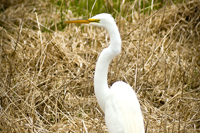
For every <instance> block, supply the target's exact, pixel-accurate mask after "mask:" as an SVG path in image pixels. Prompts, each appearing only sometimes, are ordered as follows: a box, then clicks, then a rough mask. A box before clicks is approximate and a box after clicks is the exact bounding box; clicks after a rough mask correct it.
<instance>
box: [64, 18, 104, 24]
mask: <svg viewBox="0 0 200 133" xmlns="http://www.w3.org/2000/svg"><path fill="white" fill-rule="evenodd" d="M99 21H100V19H93V18H89V19H78V20H69V21H64V23H78V24H89V23H90V22H96V23H98V22H99Z"/></svg>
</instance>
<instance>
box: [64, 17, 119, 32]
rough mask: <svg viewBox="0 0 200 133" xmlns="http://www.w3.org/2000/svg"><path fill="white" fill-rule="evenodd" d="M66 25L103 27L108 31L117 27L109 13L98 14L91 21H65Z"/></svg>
mask: <svg viewBox="0 0 200 133" xmlns="http://www.w3.org/2000/svg"><path fill="white" fill-rule="evenodd" d="M65 23H79V24H85V25H92V26H98V27H103V28H106V29H108V28H109V27H110V26H112V25H116V23H115V20H114V18H113V17H112V16H111V15H110V14H108V13H101V14H97V15H95V16H94V17H91V18H89V19H78V20H70V21H65Z"/></svg>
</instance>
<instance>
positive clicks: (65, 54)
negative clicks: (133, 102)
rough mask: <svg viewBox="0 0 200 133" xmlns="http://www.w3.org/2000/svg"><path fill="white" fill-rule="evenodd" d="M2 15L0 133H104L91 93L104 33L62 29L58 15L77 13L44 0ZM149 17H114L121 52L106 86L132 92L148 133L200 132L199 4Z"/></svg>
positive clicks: (135, 14)
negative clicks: (123, 84)
mask: <svg viewBox="0 0 200 133" xmlns="http://www.w3.org/2000/svg"><path fill="white" fill-rule="evenodd" d="M137 2H138V1H136V3H137ZM129 4H130V3H129ZM1 10H2V11H1V12H0V18H1V19H0V28H1V29H0V77H1V78H0V132H39V133H42V132H76V133H79V132H84V133H87V132H89V133H103V132H107V128H106V126H105V122H104V118H103V117H104V114H103V113H102V112H101V110H100V108H99V106H98V104H97V101H96V98H95V95H94V91H93V76H94V75H93V74H94V68H95V62H96V60H97V57H98V55H99V53H100V52H101V50H102V49H103V48H105V47H107V46H108V43H109V36H108V34H107V32H106V31H105V30H104V29H101V28H94V27H86V26H79V25H74V24H71V25H67V26H66V27H65V28H64V30H62V31H61V30H58V29H60V27H59V26H60V25H62V24H61V23H60V22H61V19H60V17H61V14H62V17H63V19H65V20H69V19H76V18H78V17H77V14H76V13H75V12H72V11H71V10H68V9H67V8H66V9H62V13H61V10H58V8H57V7H55V6H54V5H53V4H51V2H47V1H45V0H44V1H28V2H26V1H25V2H23V3H21V2H19V3H17V5H15V4H13V5H12V6H8V7H7V8H6V9H1ZM151 12H152V13H151V16H150V15H148V14H149V13H147V12H146V13H144V12H142V8H141V10H139V11H138V10H137V11H136V10H134V9H133V10H132V13H130V14H127V15H120V13H118V14H117V13H116V15H115V18H116V22H117V24H118V26H119V29H120V33H121V36H122V38H123V43H122V44H123V48H122V53H121V54H120V55H119V56H118V57H117V58H115V60H114V61H113V62H112V64H111V66H110V69H109V74H108V75H109V76H108V83H109V85H111V84H112V83H113V82H115V81H118V80H123V81H125V82H127V83H128V84H130V85H131V86H132V87H133V88H134V90H135V91H136V92H137V96H138V98H139V101H140V104H141V108H142V112H143V115H144V121H145V127H146V130H147V132H149V133H158V132H163V133H177V132H181V133H184V132H190V133H195V132H200V43H199V42H200V2H199V0H192V1H188V2H184V3H180V4H176V5H175V4H173V3H169V4H167V6H166V8H165V7H162V8H160V9H159V10H157V11H153V10H151ZM75 14H76V15H75ZM80 18H82V16H80ZM129 33H130V34H129ZM122 89H123V88H122Z"/></svg>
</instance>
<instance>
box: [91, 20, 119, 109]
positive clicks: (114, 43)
mask: <svg viewBox="0 0 200 133" xmlns="http://www.w3.org/2000/svg"><path fill="white" fill-rule="evenodd" d="M105 28H106V29H107V31H108V33H109V34H110V45H109V47H107V48H105V49H104V50H103V51H102V52H101V54H100V56H99V58H98V60H97V63H96V68H95V74H94V91H95V95H96V97H97V101H98V103H99V105H100V107H101V109H102V111H103V112H105V103H106V99H107V96H108V95H109V87H108V82H107V74H108V67H109V64H110V62H111V61H112V59H113V58H114V57H115V56H117V55H118V54H119V53H120V52H121V37H120V34H119V30H118V27H117V25H116V24H115V23H114V24H112V25H109V27H105Z"/></svg>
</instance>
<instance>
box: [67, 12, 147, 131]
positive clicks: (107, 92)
mask: <svg viewBox="0 0 200 133" xmlns="http://www.w3.org/2000/svg"><path fill="white" fill-rule="evenodd" d="M65 23H81V24H86V25H92V26H98V27H103V28H105V29H106V30H107V31H108V33H109V34H110V45H109V46H108V47H107V48H105V49H104V50H103V51H102V52H101V54H100V56H99V58H98V60H97V63H96V68H95V74H94V91H95V95H96V98H97V101H98V104H99V106H100V108H101V109H102V111H103V112H104V113H105V122H106V126H107V127H108V131H109V133H144V122H143V116H142V112H141V109H140V104H139V101H138V99H137V96H136V94H135V91H134V90H133V89H132V87H131V86H130V85H128V84H127V83H125V82H123V81H117V82H115V83H114V84H113V85H112V87H110V88H109V87H108V82H107V74H108V67H109V64H110V62H111V61H112V59H113V58H114V57H115V56H117V55H118V54H120V52H121V37H120V33H119V30H118V27H117V25H116V23H115V20H114V19H113V17H112V16H111V15H110V14H107V13H102V14H98V15H96V16H94V17H92V18H89V19H83V20H71V21H65Z"/></svg>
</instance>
